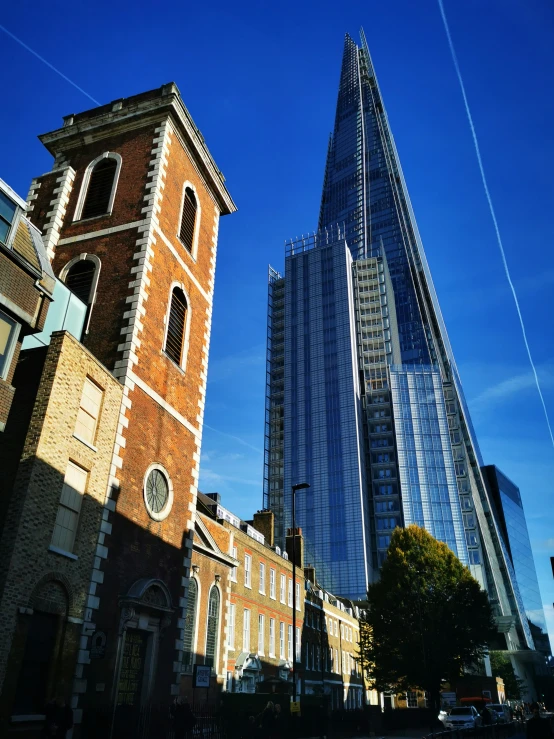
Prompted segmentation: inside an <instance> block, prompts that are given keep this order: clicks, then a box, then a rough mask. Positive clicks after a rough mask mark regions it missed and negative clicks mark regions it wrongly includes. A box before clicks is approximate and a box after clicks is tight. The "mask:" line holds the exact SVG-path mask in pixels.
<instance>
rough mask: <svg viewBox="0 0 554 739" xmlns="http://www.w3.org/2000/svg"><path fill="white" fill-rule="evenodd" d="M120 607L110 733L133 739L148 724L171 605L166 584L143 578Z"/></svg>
mask: <svg viewBox="0 0 554 739" xmlns="http://www.w3.org/2000/svg"><path fill="white" fill-rule="evenodd" d="M120 608H121V615H120V622H119V637H118V639H119V640H118V659H117V664H116V675H115V680H114V685H113V704H114V720H113V722H112V723H113V727H112V736H113V737H118V739H120V738H123V737H133V739H134V738H135V737H141V736H143V735H144V734H145V732H146V731H147V728H148V723H149V720H150V703H151V699H152V693H153V688H154V684H155V678H156V673H157V663H158V653H159V647H160V640H161V638H162V637H163V634H164V632H165V630H166V628H167V627H168V626H169V624H170V622H171V616H172V614H173V611H174V609H173V605H172V601H171V596H170V593H169V590H168V588H167V586H166V584H165V583H164V582H163V581H162V580H156V579H146V578H144V579H141V580H137V581H136V582H135V583H134V584H133V585H132V586H131V588H130V589H129V591H128V593H127V594H126V595H125V596H123V597H122V598H120Z"/></svg>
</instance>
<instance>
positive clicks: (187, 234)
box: [179, 187, 198, 254]
mask: <svg viewBox="0 0 554 739" xmlns="http://www.w3.org/2000/svg"><path fill="white" fill-rule="evenodd" d="M197 207H198V206H197V203H196V196H195V195H194V192H193V191H192V189H191V188H190V187H187V188H186V190H185V199H184V202H183V214H182V216H181V229H180V231H179V238H180V239H181V241H182V242H183V244H184V245H185V246H186V248H187V249H188V251H190V253H191V254H192V246H193V243H194V225H195V223H196V210H197Z"/></svg>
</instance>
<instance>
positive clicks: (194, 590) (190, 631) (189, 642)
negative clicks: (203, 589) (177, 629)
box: [183, 578, 198, 672]
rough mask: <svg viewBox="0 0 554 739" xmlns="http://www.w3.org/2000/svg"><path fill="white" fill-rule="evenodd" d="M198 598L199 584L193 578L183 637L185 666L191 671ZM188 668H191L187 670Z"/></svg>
mask: <svg viewBox="0 0 554 739" xmlns="http://www.w3.org/2000/svg"><path fill="white" fill-rule="evenodd" d="M197 600H198V585H197V584H196V580H194V579H193V578H191V579H190V582H189V591H188V595H187V610H186V612H185V629H184V637H183V667H184V668H185V672H190V668H191V667H192V665H193V663H194V632H195V630H196V602H197ZM187 668H189V669H188V670H187Z"/></svg>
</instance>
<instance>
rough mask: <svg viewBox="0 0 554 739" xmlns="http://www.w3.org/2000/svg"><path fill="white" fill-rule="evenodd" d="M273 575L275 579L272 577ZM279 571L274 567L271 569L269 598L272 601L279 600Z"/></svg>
mask: <svg viewBox="0 0 554 739" xmlns="http://www.w3.org/2000/svg"><path fill="white" fill-rule="evenodd" d="M272 574H273V578H272V577H271V575H272ZM276 593H277V570H276V569H275V568H274V567H270V568H269V597H270V599H271V600H277V597H276Z"/></svg>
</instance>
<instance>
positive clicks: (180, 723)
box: [171, 695, 196, 739]
mask: <svg viewBox="0 0 554 739" xmlns="http://www.w3.org/2000/svg"><path fill="white" fill-rule="evenodd" d="M171 718H172V720H173V734H174V737H175V739H186V737H187V736H189V735H190V734H191V732H192V730H193V729H194V727H195V726H196V716H195V715H194V714H193V712H192V710H191V707H190V705H189V704H188V703H186V702H185V701H184V700H183V698H182V697H181V696H180V695H179V696H177V697H176V698H175V700H174V701H173V705H172V706H171Z"/></svg>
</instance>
